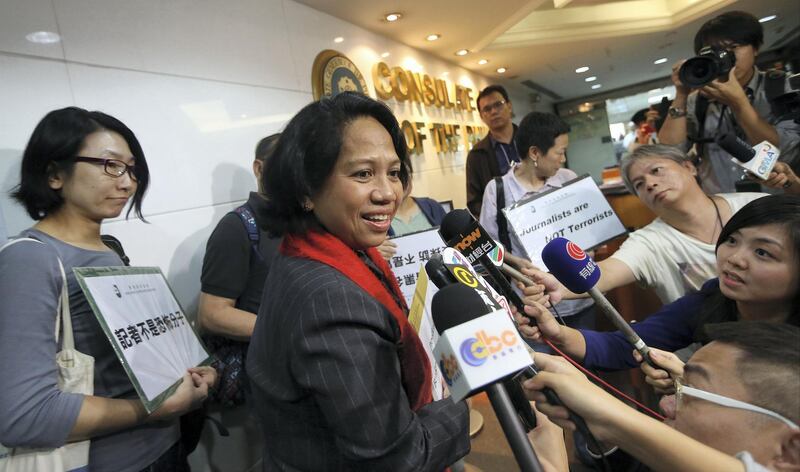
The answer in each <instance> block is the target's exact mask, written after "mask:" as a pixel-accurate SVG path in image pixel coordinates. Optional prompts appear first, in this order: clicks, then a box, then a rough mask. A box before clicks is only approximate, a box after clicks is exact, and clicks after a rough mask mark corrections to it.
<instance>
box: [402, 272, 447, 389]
mask: <svg viewBox="0 0 800 472" xmlns="http://www.w3.org/2000/svg"><path fill="white" fill-rule="evenodd" d="M438 291H439V289H438V288H437V287H436V285H434V284H433V283H432V282H431V281H430V280H429V279H428V274H427V273H426V272H425V267H420V268H419V272H418V275H417V283H416V288H415V290H414V299H413V301H412V302H411V303H410V304H409V307H410V308H409V310H408V322H409V323H410V324H411V326H412V327H413V328H414V330H415V331H416V332H417V336H419V340H420V341H421V342H422V347H424V348H425V353H426V354H427V355H428V360H429V361H430V363H431V390H432V391H431V393H432V394H433V399H434V401H435V400H441V399H442V398H444V396H445V395H446V388H445V385H444V379H443V378H442V373H441V371H440V369H439V365H438V364H437V363H436V358H435V357H434V356H433V349H434V347H435V346H436V343H437V342H438V341H439V333H438V332H437V331H436V328H435V327H434V326H433V316H432V314H431V301H432V300H433V295H434V294H435V293H436V292H438Z"/></svg>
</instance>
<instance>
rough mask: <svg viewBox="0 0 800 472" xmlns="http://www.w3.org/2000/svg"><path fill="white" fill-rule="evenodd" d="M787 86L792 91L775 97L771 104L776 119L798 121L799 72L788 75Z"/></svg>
mask: <svg viewBox="0 0 800 472" xmlns="http://www.w3.org/2000/svg"><path fill="white" fill-rule="evenodd" d="M789 87H790V88H791V89H792V91H791V92H787V93H784V94H783V95H779V96H778V97H776V98H775V100H773V103H772V106H773V108H774V111H775V115H776V116H777V117H778V121H783V120H794V122H795V123H800V74H794V75H791V76H789Z"/></svg>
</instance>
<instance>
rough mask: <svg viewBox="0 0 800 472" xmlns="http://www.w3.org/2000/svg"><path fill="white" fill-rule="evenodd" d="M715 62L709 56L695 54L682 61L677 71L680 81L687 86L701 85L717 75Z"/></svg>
mask: <svg viewBox="0 0 800 472" xmlns="http://www.w3.org/2000/svg"><path fill="white" fill-rule="evenodd" d="M718 72H719V71H718V66H717V62H716V61H715V60H714V59H713V58H711V57H704V56H697V57H693V58H691V59H689V60H688V61H686V62H684V63H683V65H682V66H681V69H680V71H678V76H679V77H680V79H681V82H682V83H683V84H684V85H686V86H687V87H692V88H696V87H702V86H703V85H705V84H707V83H709V82H711V81H712V80H714V79H715V78H716V77H717V75H718Z"/></svg>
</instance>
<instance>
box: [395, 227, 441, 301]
mask: <svg viewBox="0 0 800 472" xmlns="http://www.w3.org/2000/svg"><path fill="white" fill-rule="evenodd" d="M437 230H438V228H432V229H427V230H425V231H419V232H416V233H410V234H405V235H403V236H398V237H394V238H391V240H392V241H393V242H394V243H395V244H397V253H396V254H395V255H394V257H392V259H391V260H390V261H389V267H391V268H392V272H394V275H395V278H396V279H397V284H398V285H400V291H402V292H403V297H405V299H406V303H407V304H408V305H409V306H411V301H412V299H413V298H414V289H415V287H416V285H417V275H418V273H419V269H420V266H422V267H424V266H425V263H426V262H428V261H429V260H430V259H431V256H432V255H434V254H439V253H441V252H442V249H444V248H445V244H444V241H442V237H441V236H439V232H438V231H437Z"/></svg>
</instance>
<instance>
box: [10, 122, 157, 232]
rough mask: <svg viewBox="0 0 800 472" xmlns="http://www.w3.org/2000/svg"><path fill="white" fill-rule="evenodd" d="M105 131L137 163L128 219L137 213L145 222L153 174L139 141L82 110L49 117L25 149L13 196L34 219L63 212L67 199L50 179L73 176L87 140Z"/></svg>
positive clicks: (119, 126) (121, 125)
mask: <svg viewBox="0 0 800 472" xmlns="http://www.w3.org/2000/svg"><path fill="white" fill-rule="evenodd" d="M102 130H108V131H114V132H116V133H118V134H119V135H120V136H122V139H124V140H125V142H126V143H128V147H129V148H130V150H131V153H132V154H133V157H134V158H135V159H136V165H135V167H134V168H135V171H134V174H135V176H136V183H137V187H136V192H135V193H134V194H133V199H132V203H131V205H130V206H129V207H128V212H127V213H126V215H125V217H126V218H127V217H128V216H129V215H130V212H131V210H134V212H135V214H136V216H137V217H138V218H139V219H141V220H142V221H144V217H143V216H142V200H143V199H144V194H145V192H146V191H147V186H148V184H149V183H150V171H149V169H148V168H147V160H146V159H145V157H144V151H143V150H142V146H141V145H140V144H139V140H138V139H136V135H134V134H133V131H131V130H130V128H128V127H127V126H125V124H124V123H122V122H121V121H119V120H118V119H116V118H114V117H113V116H111V115H107V114H105V113H103V112H99V111H88V110H84V109H83V108H78V107H67V108H62V109H59V110H54V111H51V112H50V113H48V114H47V115H45V116H44V118H42V120H41V121H39V124H37V125H36V128H34V130H33V134H32V135H31V138H30V140H29V141H28V145H27V146H25V151H24V153H23V154H22V169H21V172H20V182H19V185H17V186H16V187H15V189H14V191H13V192H12V194H11V195H12V197H14V198H15V199H16V200H17V201H18V202H19V203H21V204H22V205H23V206H24V207H25V210H26V211H27V212H28V215H30V217H31V218H33V219H34V220H41V219H42V218H44V217H45V216H47V215H50V214H52V213H54V212H56V211H57V210H58V209H59V208H61V205H63V204H64V199H63V197H62V196H61V192H60V191H59V190H53V189H52V188H50V185H49V178H50V177H52V176H53V175H55V174H56V173H57V172H59V171H63V172H65V173H66V174H67V175H71V174H72V170H73V168H74V166H75V160H74V158H75V156H76V154H77V153H78V151H80V149H81V147H82V146H83V144H84V141H85V139H86V137H87V136H89V135H90V134H92V133H95V132H97V131H102Z"/></svg>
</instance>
